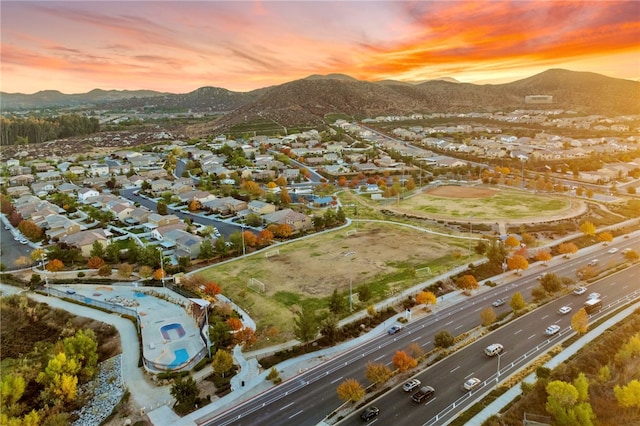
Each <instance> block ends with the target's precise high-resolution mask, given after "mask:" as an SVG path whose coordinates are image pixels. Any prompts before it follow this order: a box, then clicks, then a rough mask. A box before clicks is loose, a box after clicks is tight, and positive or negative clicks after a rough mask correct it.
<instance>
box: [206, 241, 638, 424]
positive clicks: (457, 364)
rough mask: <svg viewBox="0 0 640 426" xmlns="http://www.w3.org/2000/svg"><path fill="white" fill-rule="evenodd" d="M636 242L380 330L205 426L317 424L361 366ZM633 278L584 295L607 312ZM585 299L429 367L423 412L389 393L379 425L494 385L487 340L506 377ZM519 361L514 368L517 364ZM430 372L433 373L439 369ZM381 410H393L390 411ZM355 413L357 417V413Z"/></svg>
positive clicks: (428, 343) (614, 258)
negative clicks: (476, 383)
mask: <svg viewBox="0 0 640 426" xmlns="http://www.w3.org/2000/svg"><path fill="white" fill-rule="evenodd" d="M639 241H640V237H639V236H637V235H636V236H634V237H631V238H629V239H620V240H619V241H617V242H616V243H615V244H612V245H611V246H609V247H603V246H594V247H592V248H590V249H587V250H585V251H584V253H581V254H579V255H576V256H574V257H573V258H571V259H562V260H560V261H559V263H557V264H554V265H553V266H548V267H542V266H535V267H532V269H533V268H536V269H535V270H529V271H526V272H525V273H523V276H522V277H514V278H513V279H512V280H511V281H509V283H507V284H504V285H499V286H498V287H496V288H494V289H492V290H490V291H485V292H482V293H481V294H477V295H476V296H472V297H470V298H469V299H467V300H466V301H464V302H463V303H460V304H458V305H454V306H450V307H447V308H445V309H443V310H442V311H438V312H437V313H436V314H434V315H429V316H426V317H424V318H422V319H418V320H415V321H414V322H411V323H409V324H408V325H407V326H405V328H404V330H403V331H402V332H400V333H398V334H395V335H393V336H389V335H387V333H386V332H385V333H382V334H381V335H379V336H375V337H373V338H372V339H370V340H368V341H367V342H366V343H364V344H362V345H360V346H359V347H357V348H356V349H353V350H349V351H346V352H345V353H343V354H341V355H339V356H337V357H335V358H333V359H330V360H328V361H326V362H324V363H323V364H321V365H320V366H318V367H316V368H313V369H311V370H309V371H306V372H304V373H302V374H299V375H298V376H296V377H295V378H293V379H291V380H289V381H286V382H284V383H282V384H281V385H278V386H276V387H274V388H272V389H270V390H268V391H266V392H264V393H263V394H261V395H259V396H257V397H254V398H253V399H251V400H249V401H246V402H244V403H242V404H239V405H238V406H236V407H234V408H232V409H230V410H229V411H227V412H225V413H223V414H222V415H219V416H217V417H209V419H210V420H209V421H207V422H206V424H208V425H253V424H256V423H264V424H280V425H286V424H292V425H293V424H295V425H315V424H318V422H320V421H321V420H322V419H323V418H324V417H325V416H326V415H328V414H329V413H331V412H332V411H333V410H335V409H336V408H338V407H339V406H340V405H341V403H342V402H341V401H340V400H339V398H338V396H337V394H336V387H337V386H338V384H339V383H340V382H342V381H343V380H345V379H347V378H355V379H357V380H358V381H360V383H363V384H367V383H369V382H368V380H367V379H366V378H365V374H364V373H365V365H366V363H367V362H369V361H373V362H383V363H386V364H388V365H390V364H391V359H392V356H393V354H394V353H395V352H396V351H397V350H404V349H406V348H407V346H408V345H409V344H410V343H412V342H418V343H420V344H421V346H422V347H423V349H424V350H425V351H429V350H430V349H432V348H433V343H432V342H433V335H434V334H435V333H437V332H438V331H440V330H443V329H446V330H448V331H449V332H450V333H451V334H453V335H459V334H461V333H463V332H465V331H467V330H471V329H473V328H474V327H476V326H477V325H479V323H480V317H479V314H480V311H481V310H482V309H484V308H485V307H487V306H491V303H492V302H493V301H494V300H495V299H496V298H503V297H504V298H507V300H509V299H510V298H511V296H512V295H513V294H514V293H515V292H517V291H520V292H521V293H522V295H523V296H524V297H525V299H527V300H528V299H530V297H531V296H530V294H531V291H530V290H531V289H532V288H533V287H534V286H536V285H538V281H537V280H536V277H537V275H539V274H540V273H541V272H553V273H556V274H557V275H560V276H569V277H574V278H575V271H576V269H577V268H579V267H581V266H584V265H585V264H586V263H587V262H588V261H589V260H591V259H593V258H596V257H597V258H598V259H599V261H600V264H601V265H607V266H613V265H614V264H616V263H620V262H621V261H622V255H621V254H620V252H618V253H611V254H610V253H607V250H608V249H609V248H610V247H613V246H615V247H617V248H619V249H620V250H622V249H623V248H626V247H634V248H635V249H637V247H638V242H639ZM637 275H638V266H635V267H633V268H630V269H628V270H626V271H623V272H621V273H618V274H615V275H612V276H610V277H607V278H605V279H603V280H601V281H599V282H598V283H594V284H592V285H590V286H589V292H592V291H598V292H599V293H602V295H603V304H604V306H605V309H603V312H605V311H606V306H607V305H608V304H609V303H611V302H613V301H616V300H618V299H620V298H622V297H625V296H626V295H627V294H629V293H631V292H633V291H636V290H638V289H637V288H636V287H634V286H633V285H630V283H633V282H636V281H637ZM586 296H587V295H586V294H585V295H582V296H574V295H568V296H564V297H563V298H561V299H559V300H556V301H554V302H551V303H548V304H547V305H545V306H543V307H542V308H540V309H538V310H537V311H535V312H533V313H531V314H529V315H528V316H526V317H524V319H519V320H517V321H514V322H513V323H511V324H509V325H508V326H505V327H502V328H500V329H498V330H497V331H496V332H494V333H492V334H490V335H488V336H487V337H484V338H482V339H480V340H479V341H478V342H475V343H474V344H472V345H470V346H468V347H466V348H464V349H463V350H461V351H459V352H458V353H456V354H455V355H454V356H450V357H448V358H446V359H445V360H444V361H442V362H441V363H439V364H438V368H437V369H430V370H428V371H427V372H424V373H421V374H420V375H418V378H419V379H420V380H422V381H423V383H425V384H429V385H431V386H433V387H434V388H436V397H435V398H434V399H431V400H430V401H428V402H427V405H426V407H428V408H419V407H415V406H412V405H411V404H413V402H412V401H411V400H410V398H409V396H408V395H406V394H404V393H403V392H402V391H401V390H399V389H396V390H394V391H393V392H390V393H389V394H387V396H385V397H383V399H382V400H381V402H380V403H378V402H376V404H379V406H380V408H381V415H380V418H379V421H380V424H401V423H400V421H399V420H398V419H396V418H395V416H396V415H401V416H402V417H403V418H404V423H402V424H422V423H423V422H424V421H425V420H428V419H429V418H431V417H434V416H436V415H438V413H440V412H441V411H443V410H445V409H446V408H447V407H448V406H449V405H450V404H451V403H453V402H454V401H456V400H457V399H458V398H461V397H465V395H464V393H463V392H462V391H461V390H460V389H459V386H460V385H461V384H462V383H463V382H464V380H465V379H466V378H468V377H472V376H475V377H478V378H480V379H481V380H483V381H486V380H492V379H493V380H495V374H496V371H497V359H498V358H496V359H495V360H491V359H487V358H486V357H484V355H483V354H482V350H483V348H484V347H486V346H487V345H489V344H490V343H494V342H500V343H502V344H504V346H505V352H504V354H503V355H501V356H500V358H499V359H500V361H501V365H502V367H501V374H500V377H501V378H502V377H506V375H507V373H509V372H511V371H512V370H513V369H515V367H516V365H512V363H514V362H515V361H516V360H518V359H519V358H520V357H522V356H523V354H527V357H531V356H534V355H536V354H537V352H538V351H543V350H547V349H548V348H549V347H550V344H551V343H552V342H548V341H547V340H548V339H546V338H545V336H544V335H543V332H544V329H545V328H546V327H547V326H548V325H551V324H554V323H557V324H558V325H560V326H561V327H562V331H561V333H562V335H564V334H565V333H567V331H566V330H567V327H569V323H570V319H571V315H566V316H560V315H558V314H557V313H556V312H557V310H558V308H559V307H560V306H563V305H568V306H572V308H573V309H574V311H575V310H577V309H578V308H580V307H581V305H582V303H583V302H584V300H585V299H586ZM636 297H637V294H636ZM509 309H510V308H509V306H508V303H507V304H505V305H503V306H502V307H499V308H496V312H497V313H498V315H499V314H500V313H501V312H503V311H506V310H509ZM389 325H390V324H389ZM559 336H560V334H558V335H556V336H554V338H553V339H559V338H560V337H559ZM536 347H537V348H538V349H536ZM521 364H524V363H523V362H522V363H521ZM521 364H518V365H517V366H521ZM431 370H437V372H436V371H431ZM440 383H448V384H450V383H454V384H455V386H451V385H448V386H446V388H445V387H444V386H443V385H440ZM488 389H489V385H488V384H487V386H486V387H484V388H483V391H484V390H488ZM386 398H389V400H387V399H386ZM461 402H462V401H461ZM468 402H470V399H469V401H468ZM398 404H405V405H404V406H408V407H411V408H412V410H413V411H411V412H409V414H408V415H407V410H406V409H405V410H403V408H404V406H403V405H398ZM414 405H415V404H414ZM386 407H392V409H388V408H386ZM393 407H396V408H393ZM462 408H463V407H461V406H458V407H457V408H456V409H455V410H453V412H459V411H460V410H461V409H462ZM453 412H452V413H453ZM385 413H386V414H385ZM394 413H395V414H394ZM452 413H449V414H452ZM356 414H358V415H359V413H356ZM418 418H419V419H418ZM205 419H206V418H205ZM346 421H347V422H348V423H347V424H350V422H351V420H350V419H347V420H346ZM353 421H354V422H355V421H357V422H360V419H359V417H357V416H356V417H354V420H353ZM434 424H435V423H434Z"/></svg>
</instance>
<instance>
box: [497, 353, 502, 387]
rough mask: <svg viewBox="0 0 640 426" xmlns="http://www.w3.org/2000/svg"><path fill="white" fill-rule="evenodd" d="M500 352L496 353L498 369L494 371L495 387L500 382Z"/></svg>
mask: <svg viewBox="0 0 640 426" xmlns="http://www.w3.org/2000/svg"><path fill="white" fill-rule="evenodd" d="M501 356H502V354H498V371H497V372H496V389H497V388H498V383H499V382H500V357H501Z"/></svg>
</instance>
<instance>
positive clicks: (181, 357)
mask: <svg viewBox="0 0 640 426" xmlns="http://www.w3.org/2000/svg"><path fill="white" fill-rule="evenodd" d="M173 353H174V354H175V356H176V358H175V359H174V360H173V362H172V363H171V364H169V368H176V367H178V366H179V365H182V364H184V363H185V362H187V361H188V360H189V352H187V350H186V349H184V348H182V349H177V350H175V351H173Z"/></svg>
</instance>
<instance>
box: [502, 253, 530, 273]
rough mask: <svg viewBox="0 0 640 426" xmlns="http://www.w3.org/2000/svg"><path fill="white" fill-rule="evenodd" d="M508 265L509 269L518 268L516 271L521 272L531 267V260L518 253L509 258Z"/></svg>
mask: <svg viewBox="0 0 640 426" xmlns="http://www.w3.org/2000/svg"><path fill="white" fill-rule="evenodd" d="M507 266H508V267H509V270H514V269H515V270H516V272H520V270H523V271H524V270H525V269H527V268H528V267H529V262H528V261H527V259H526V258H525V257H524V256H520V255H518V254H516V255H515V256H511V257H509V258H507Z"/></svg>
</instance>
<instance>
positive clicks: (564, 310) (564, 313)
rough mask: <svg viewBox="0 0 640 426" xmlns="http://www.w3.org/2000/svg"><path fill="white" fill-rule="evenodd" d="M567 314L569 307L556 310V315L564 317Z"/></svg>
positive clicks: (569, 310)
mask: <svg viewBox="0 0 640 426" xmlns="http://www.w3.org/2000/svg"><path fill="white" fill-rule="evenodd" d="M569 312H571V306H563V307H562V308H560V309H558V313H559V314H562V315H566V314H568V313H569Z"/></svg>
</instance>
